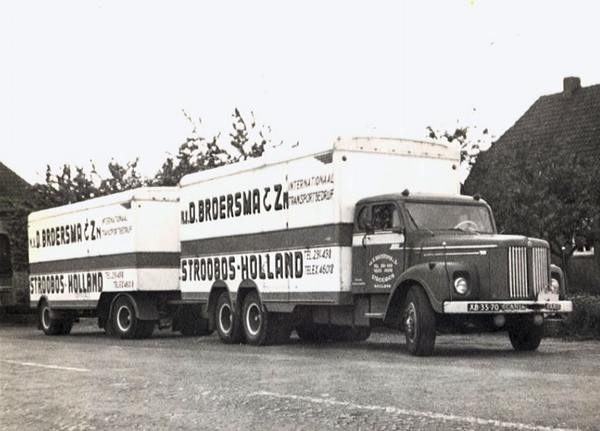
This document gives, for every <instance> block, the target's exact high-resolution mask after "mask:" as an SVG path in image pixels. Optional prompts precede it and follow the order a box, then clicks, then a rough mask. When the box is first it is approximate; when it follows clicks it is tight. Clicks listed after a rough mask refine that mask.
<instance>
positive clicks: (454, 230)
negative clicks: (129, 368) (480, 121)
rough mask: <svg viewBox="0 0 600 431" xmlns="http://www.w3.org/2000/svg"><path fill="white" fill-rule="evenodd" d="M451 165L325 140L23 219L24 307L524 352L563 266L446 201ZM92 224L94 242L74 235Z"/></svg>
mask: <svg viewBox="0 0 600 431" xmlns="http://www.w3.org/2000/svg"><path fill="white" fill-rule="evenodd" d="M459 165H460V156H459V152H458V149H456V148H455V147H453V146H452V145H451V144H448V143H442V142H437V141H413V140H406V139H392V138H338V139H337V140H336V141H334V143H333V145H331V146H328V147H326V148H321V149H312V150H307V149H302V148H295V149H291V150H289V151H286V152H273V153H272V154H270V155H269V154H267V155H265V156H263V157H261V158H258V159H250V160H247V161H244V162H240V163H236V164H232V165H227V166H224V167H220V168H216V169H211V170H206V171H201V172H198V173H194V174H190V175H188V176H185V177H184V178H183V179H182V180H181V182H180V184H179V187H174V188H170V189H159V190H154V189H139V190H136V191H133V192H124V193H121V194H118V195H114V196H109V197H103V198H98V199H93V200H90V201H88V202H84V203H79V204H75V205H71V206H67V207H62V208H57V209H51V210H46V211H42V212H40V213H34V214H32V215H31V216H30V220H29V221H30V232H29V234H30V258H31V262H32V264H31V271H32V272H31V276H30V284H31V299H32V306H34V307H37V308H38V312H39V316H40V322H41V323H40V326H41V328H42V329H43V330H44V332H46V333H47V334H55V333H66V332H68V330H70V326H72V322H73V321H74V320H75V319H76V318H77V317H78V316H82V315H83V316H97V317H98V323H99V325H100V326H101V327H103V328H105V329H106V330H107V332H109V333H116V334H117V335H119V336H121V337H122V338H140V337H145V336H149V335H150V334H151V333H152V331H153V330H154V328H155V327H156V325H158V326H159V327H161V328H164V327H171V328H172V329H173V330H179V331H181V332H183V333H184V334H189V335H207V334H210V333H212V332H213V331H215V330H216V332H217V333H218V336H219V338H220V340H221V341H222V342H224V343H227V344H233V343H242V342H247V343H249V344H251V345H267V344H277V343H284V342H286V340H288V339H289V337H290V335H291V333H292V332H293V331H295V332H296V333H297V335H298V337H299V338H300V339H302V340H305V341H321V342H322V341H361V340H366V339H367V338H368V337H369V336H370V334H371V330H372V328H375V327H380V326H383V327H389V328H393V329H395V330H399V331H403V332H404V334H405V339H406V345H407V349H408V350H409V352H410V353H412V354H413V355H417V356H427V355H431V354H432V353H433V351H434V346H435V340H436V336H437V334H438V333H445V332H446V333H454V332H469V331H502V330H504V331H507V332H508V335H509V339H510V342H511V344H512V346H513V347H514V349H516V350H520V351H531V350H535V349H537V348H538V346H539V344H540V342H541V340H542V337H543V327H544V321H545V320H546V319H547V318H549V317H553V316H560V315H561V314H562V313H568V312H570V311H571V309H572V305H571V302H569V301H567V300H566V299H565V289H564V277H563V274H562V272H561V270H560V268H558V267H557V266H554V265H552V264H551V261H550V252H549V246H548V243H547V242H546V241H543V240H540V239H535V238H528V237H524V236H516V235H500V234H498V232H497V229H496V225H495V222H494V218H493V215H492V211H491V209H490V207H489V205H488V204H487V203H486V202H485V201H484V200H483V199H481V198H479V197H477V196H475V197H467V196H461V195H460V170H459ZM92 221H94V222H95V224H94V225H93V226H94V227H91V228H90V229H91V231H90V232H94V229H98V227H99V230H97V231H96V232H97V233H96V238H97V239H96V240H93V239H88V237H87V236H85V235H83V236H81V237H80V235H79V234H78V229H79V227H78V226H79V225H81V229H82V231H85V232H87V231H88V228H87V227H85V229H84V226H88V224H91V222H92ZM121 222H122V223H123V226H121V225H120V224H119V223H121ZM125 225H127V227H128V228H129V229H130V234H131V235H130V238H129V239H128V240H125V239H123V240H117V238H115V237H116V236H117V235H116V234H115V233H114V232H116V231H119V229H120V228H122V227H125ZM73 226H75V227H73ZM63 228H64V231H65V233H64V234H63ZM67 230H68V231H69V232H70V233H69V234H67V233H66V232H67ZM119 232H120V231H119ZM63 235H65V236H64V237H63ZM66 235H70V238H71V242H73V240H72V238H73V237H74V235H75V238H76V239H77V240H76V241H75V243H74V244H69V240H68V239H67V236H66ZM99 236H100V238H99V239H98V237H99ZM59 238H60V239H59ZM111 241H112V242H111ZM61 247H62V248H63V249H64V252H62V249H61ZM149 270H150V272H148V271H149ZM94 274H95V275H94ZM94 277H96V278H94ZM77 279H80V280H81V281H78V282H77V281H75V280H77ZM95 279H96V280H97V281H96V287H94V286H95V285H94V280H95ZM99 280H102V283H101V288H100V287H98V283H99ZM126 280H129V282H127V283H126V282H125V281H126ZM121 281H122V282H121ZM115 283H116V284H115ZM76 286H79V287H76ZM57 292H58V293H57ZM86 295H87V296H86ZM86 301H87V302H86Z"/></svg>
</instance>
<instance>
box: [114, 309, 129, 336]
mask: <svg viewBox="0 0 600 431" xmlns="http://www.w3.org/2000/svg"><path fill="white" fill-rule="evenodd" d="M117 324H118V325H119V329H120V330H121V331H122V332H127V331H128V330H129V327H130V326H131V312H130V311H129V308H127V307H125V306H122V307H121V308H119V310H118V311H117Z"/></svg>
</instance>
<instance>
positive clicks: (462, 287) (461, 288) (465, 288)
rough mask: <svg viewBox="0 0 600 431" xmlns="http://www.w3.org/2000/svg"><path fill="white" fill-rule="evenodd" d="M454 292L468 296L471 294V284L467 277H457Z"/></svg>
mask: <svg viewBox="0 0 600 431" xmlns="http://www.w3.org/2000/svg"><path fill="white" fill-rule="evenodd" d="M454 290H455V291H456V293H458V294H459V295H466V294H467V293H468V292H469V282H468V280H467V279H466V278H465V277H456V278H455V279H454Z"/></svg>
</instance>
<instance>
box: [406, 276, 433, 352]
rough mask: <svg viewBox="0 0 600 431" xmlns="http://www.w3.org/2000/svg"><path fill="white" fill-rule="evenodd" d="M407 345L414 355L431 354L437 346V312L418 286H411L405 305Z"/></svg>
mask: <svg viewBox="0 0 600 431" xmlns="http://www.w3.org/2000/svg"><path fill="white" fill-rule="evenodd" d="M403 321H404V330H405V336H406V347H407V349H408V351H409V352H410V353H411V354H412V355H414V356H429V355H431V354H432V353H433V348H434V346H435V336H436V329H435V312H434V311H433V308H431V304H430V303H429V298H428V297H427V295H426V294H425V292H424V291H423V289H421V288H420V287H418V286H413V287H411V289H410V291H409V292H408V295H407V297H406V303H405V307H404V319H403Z"/></svg>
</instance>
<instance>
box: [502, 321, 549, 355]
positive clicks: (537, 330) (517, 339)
mask: <svg viewBox="0 0 600 431" xmlns="http://www.w3.org/2000/svg"><path fill="white" fill-rule="evenodd" d="M543 336H544V326H543V325H535V324H534V323H533V318H531V317H530V316H523V317H522V318H519V319H517V320H515V321H513V322H511V324H510V325H509V326H508V338H509V339H510V344H512V346H513V348H514V349H515V350H517V351H519V352H532V351H534V350H537V348H538V347H539V346H540V343H541V342H542V337H543Z"/></svg>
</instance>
